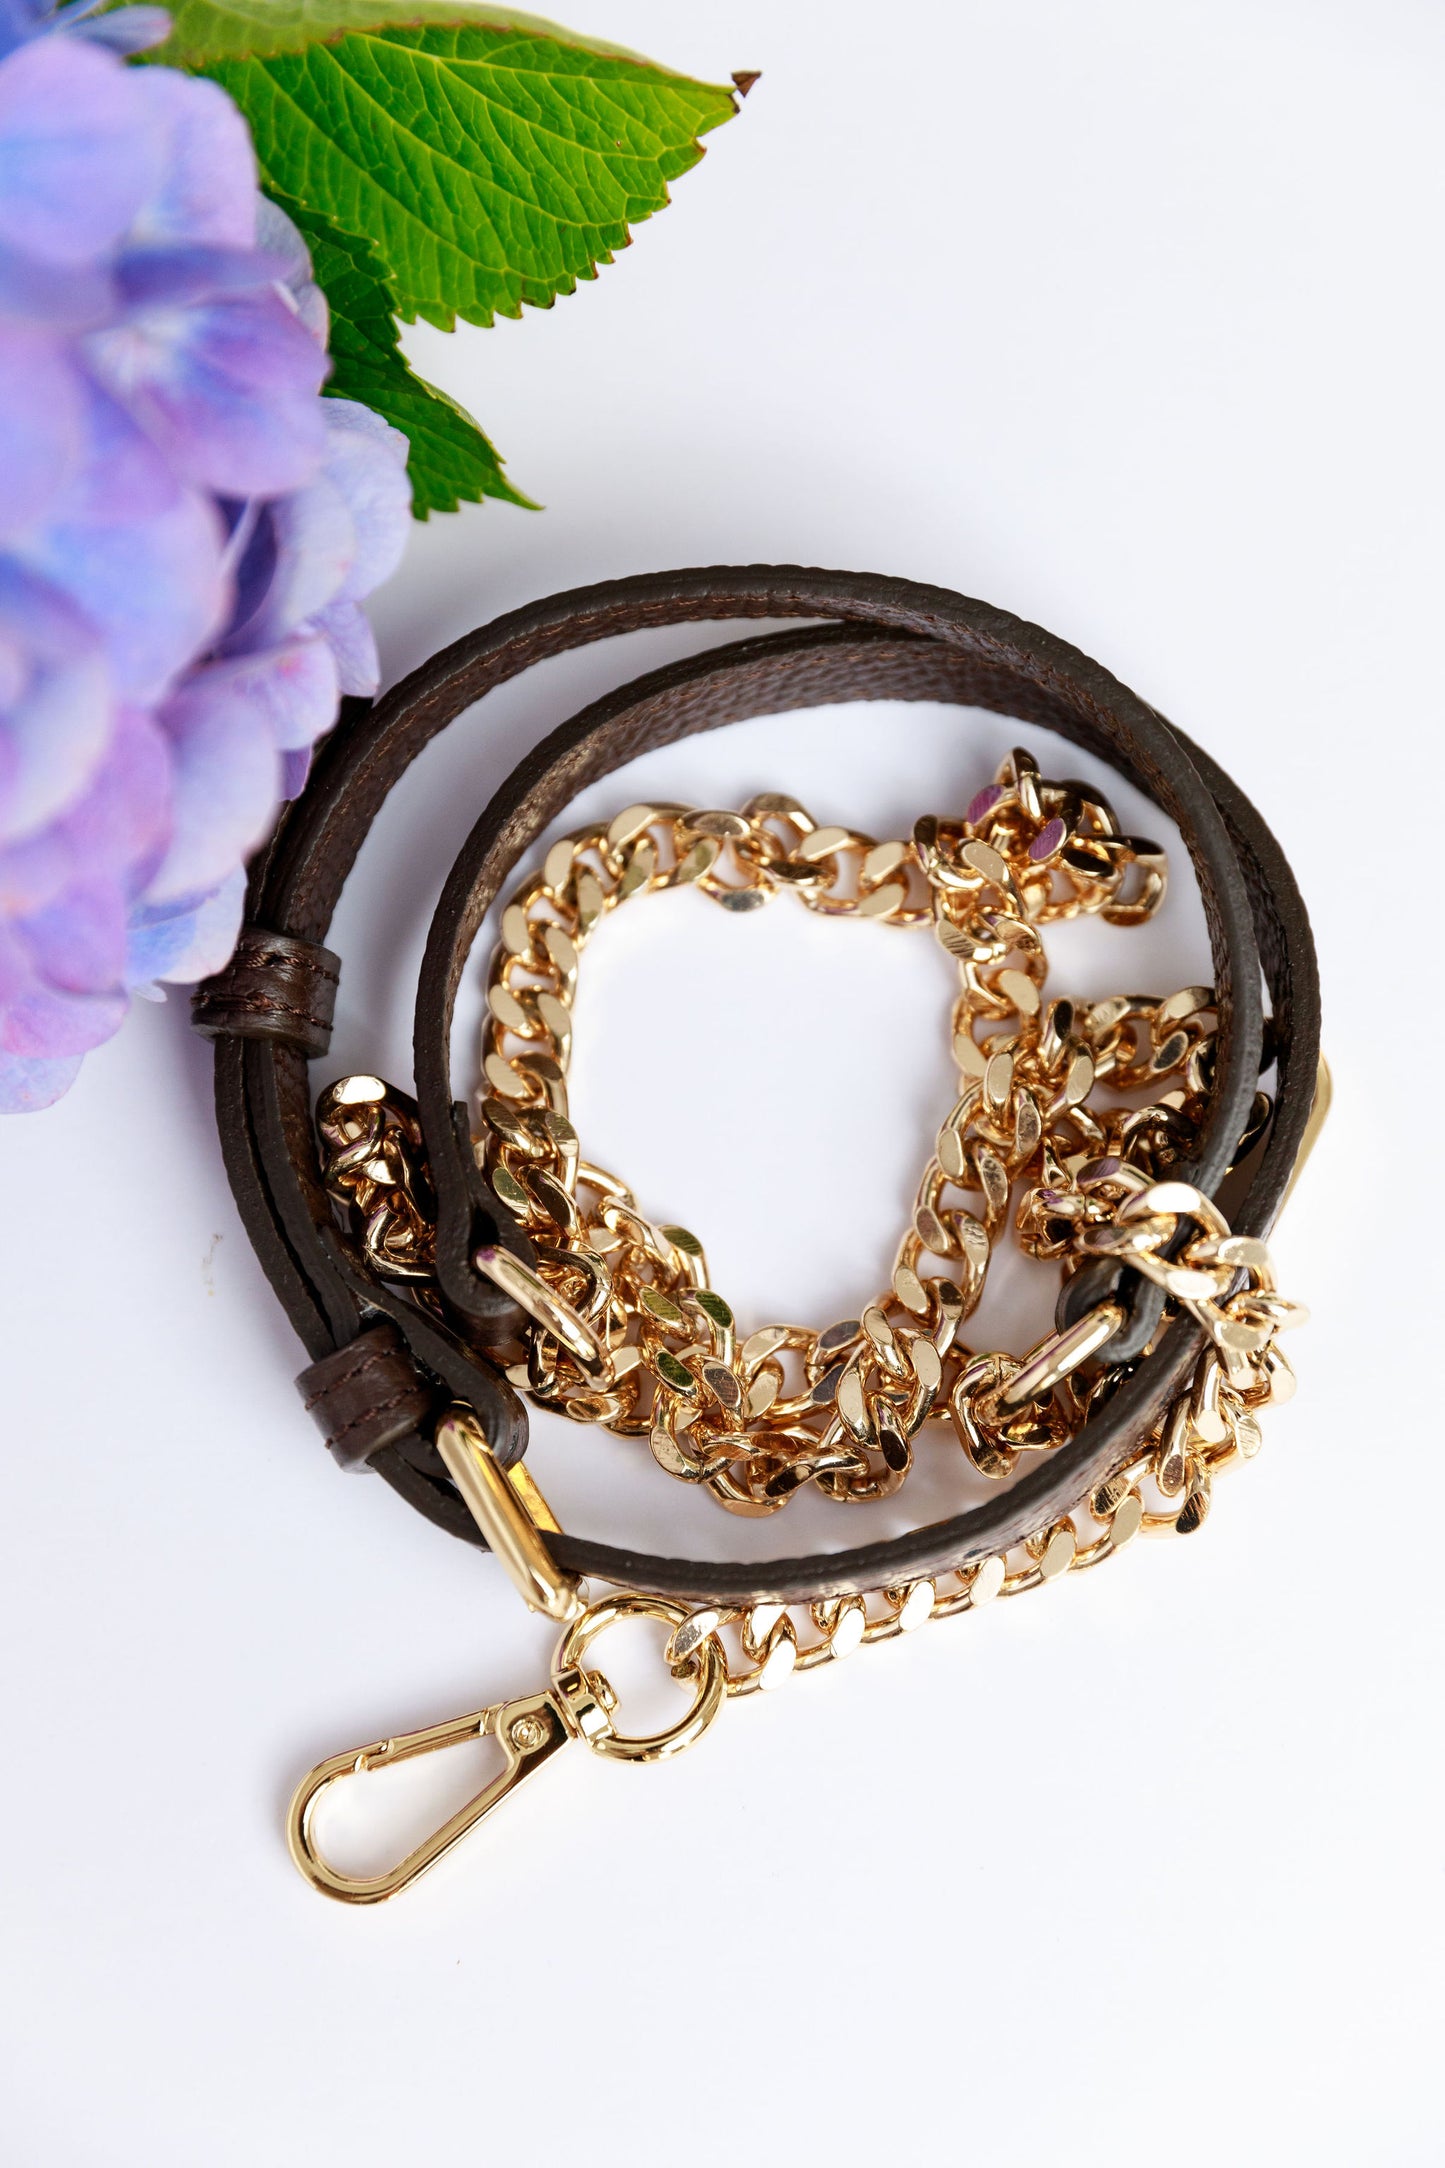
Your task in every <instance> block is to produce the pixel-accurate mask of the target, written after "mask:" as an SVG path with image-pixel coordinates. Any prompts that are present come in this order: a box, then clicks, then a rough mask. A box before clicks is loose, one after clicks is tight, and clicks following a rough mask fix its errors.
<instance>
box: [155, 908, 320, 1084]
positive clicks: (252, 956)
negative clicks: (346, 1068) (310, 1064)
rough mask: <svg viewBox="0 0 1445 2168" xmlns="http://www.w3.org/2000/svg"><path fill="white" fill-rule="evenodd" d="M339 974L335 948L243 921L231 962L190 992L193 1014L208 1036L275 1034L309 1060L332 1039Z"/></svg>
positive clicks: (262, 1036)
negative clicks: (246, 923) (245, 924)
mask: <svg viewBox="0 0 1445 2168" xmlns="http://www.w3.org/2000/svg"><path fill="white" fill-rule="evenodd" d="M340 976H341V959H340V957H339V956H336V955H333V953H332V951H331V950H330V949H326V948H321V947H320V946H319V945H318V944H317V943H316V942H314V941H302V940H299V939H298V938H297V937H296V935H294V934H286V933H269V932H268V931H267V930H266V928H265V927H264V926H243V927H242V929H241V938H240V940H239V941H238V942H237V943H236V951H235V954H234V955H233V956H232V958H231V960H230V962H229V963H228V964H227V965H226V966H225V967H224V969H223V970H220V971H218V972H217V973H216V975H215V977H214V978H210V979H206V980H203V982H202V983H201V985H199V986H198V987H197V988H196V990H195V992H194V994H193V995H192V996H191V1022H192V1024H193V1025H194V1026H195V1028H196V1030H197V1031H199V1032H202V1033H204V1034H205V1036H206V1037H207V1038H209V1039H215V1038H221V1037H223V1036H229V1037H233V1038H238V1039H269V1040H272V1041H273V1042H276V1043H278V1044H280V1045H283V1046H293V1047H295V1048H296V1049H297V1051H298V1052H299V1053H302V1054H304V1055H305V1056H306V1057H307V1059H308V1060H310V1059H312V1058H313V1057H314V1056H316V1055H318V1054H324V1053H325V1052H326V1050H327V1048H328V1047H329V1046H330V1044H331V1023H332V1017H333V1015H334V1013H335V1009H336V988H337V984H338V981H339V979H340Z"/></svg>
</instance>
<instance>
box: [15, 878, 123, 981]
mask: <svg viewBox="0 0 1445 2168" xmlns="http://www.w3.org/2000/svg"><path fill="white" fill-rule="evenodd" d="M125 920H126V912H125V902H124V899H123V897H122V895H121V892H120V888H119V886H118V885H117V883H116V882H114V881H104V880H94V879H82V880H79V881H76V882H74V883H73V884H72V885H71V886H70V887H69V888H67V889H66V890H65V891H64V893H63V894H61V895H59V896H57V897H56V898H55V900H54V901H53V902H52V903H48V904H47V905H46V906H45V908H44V909H43V910H40V911H35V912H32V913H31V915H30V917H29V918H25V919H22V920H21V921H20V923H19V925H18V927H17V928H16V931H17V933H18V934H19V936H20V939H21V940H22V942H23V943H24V944H25V946H26V947H27V948H28V949H29V951H30V954H31V956H32V958H33V959H34V964H35V971H36V975H37V977H38V978H39V979H40V980H41V981H42V983H43V984H44V985H45V986H47V987H49V988H50V989H51V990H52V991H53V992H56V993H66V994H108V993H115V992H117V991H118V990H119V987H120V980H121V973H122V971H123V970H124V968H125Z"/></svg>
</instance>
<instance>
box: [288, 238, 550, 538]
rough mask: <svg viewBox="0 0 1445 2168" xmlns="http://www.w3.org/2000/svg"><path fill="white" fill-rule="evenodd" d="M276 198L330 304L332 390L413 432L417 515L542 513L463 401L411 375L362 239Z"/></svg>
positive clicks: (410, 467)
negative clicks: (503, 507) (514, 508)
mask: <svg viewBox="0 0 1445 2168" xmlns="http://www.w3.org/2000/svg"><path fill="white" fill-rule="evenodd" d="M278 200H279V201H280V203H281V208H282V209H283V210H284V211H286V212H287V213H288V214H289V216H290V217H292V218H293V219H294V220H295V221H296V224H297V225H298V226H299V228H300V229H301V232H302V234H303V235H304V237H305V240H306V245H307V247H308V248H309V249H310V251H311V264H312V269H313V270H314V272H315V274H316V282H317V284H318V285H319V286H320V287H321V289H322V291H323V292H324V293H325V295H326V299H327V304H328V306H329V308H330V310H331V342H330V343H331V360H332V374H331V379H330V381H329V382H328V384H327V386H326V389H327V392H328V394H329V395H331V396H332V397H334V398H338V399H359V400H360V401H361V402H362V404H363V405H364V406H369V407H373V408H374V409H375V410H376V412H377V413H378V414H381V415H384V416H385V418H386V419H387V421H389V422H390V423H391V424H392V425H393V427H394V428H397V429H400V430H401V432H402V434H403V435H404V436H405V437H407V438H408V439H409V440H410V443H411V456H410V458H409V459H408V460H407V472H408V474H409V475H410V476H411V487H412V511H413V512H414V513H415V515H416V517H417V518H418V519H425V518H426V517H427V515H428V513H430V512H455V511H456V509H457V507H458V505H459V504H462V503H464V502H466V503H478V502H480V500H481V499H482V498H483V497H500V498H502V499H503V500H504V502H506V503H508V504H519V505H523V506H525V508H526V509H527V510H528V511H536V509H537V507H536V505H535V504H534V503H533V501H532V499H531V498H530V497H524V496H523V495H522V492H521V491H520V490H519V489H516V488H514V487H513V485H512V483H510V482H509V481H508V480H507V477H506V475H505V474H504V473H503V471H502V462H501V460H500V458H499V457H498V455H497V453H496V451H495V449H494V448H493V446H492V445H491V443H490V442H489V441H488V439H487V437H486V436H485V435H484V434H483V432H482V430H481V429H480V428H479V427H478V425H477V424H476V422H474V421H473V419H472V417H471V415H470V414H468V413H467V411H466V409H465V408H464V407H461V406H458V405H457V403H456V401H455V400H454V399H449V398H448V397H447V395H446V393H445V392H444V391H438V390H437V388H436V386H435V385H434V384H428V383H427V382H426V381H425V380H424V379H423V378H421V377H419V376H415V375H413V373H412V371H411V368H410V367H409V365H408V363H407V361H406V358H405V356H404V355H403V354H402V351H401V347H400V344H399V342H398V339H397V330H396V320H395V317H394V316H393V314H392V304H391V297H390V295H389V294H388V292H387V290H386V287H385V286H384V285H383V283H382V280H381V275H380V272H379V270H378V268H377V265H376V261H375V258H374V257H373V256H372V253H371V250H370V249H369V248H368V246H367V244H366V243H365V241H360V240H357V239H356V238H355V236H353V235H351V234H344V233H338V232H337V230H336V228H335V227H334V226H331V225H328V224H327V222H326V220H325V219H323V218H318V217H317V215H316V213H315V212H314V211H308V210H306V209H305V208H304V206H303V205H301V204H299V203H296V202H292V201H288V200H287V199H286V198H285V197H281V198H279V199H278Z"/></svg>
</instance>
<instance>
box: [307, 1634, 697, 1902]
mask: <svg viewBox="0 0 1445 2168" xmlns="http://www.w3.org/2000/svg"><path fill="white" fill-rule="evenodd" d="M688 1616H689V1613H688V1611H687V1609H686V1607H685V1606H684V1605H682V1604H678V1603H670V1602H668V1601H667V1600H666V1599H665V1598H663V1597H661V1596H645V1595H633V1594H628V1593H623V1594H620V1595H616V1596H608V1597H605V1598H604V1599H603V1600H602V1601H601V1602H599V1603H595V1604H592V1605H590V1606H589V1607H588V1609H587V1610H585V1611H584V1612H583V1613H582V1614H581V1616H580V1617H579V1618H577V1619H575V1620H574V1621H573V1623H572V1624H571V1625H570V1626H569V1627H568V1629H567V1631H566V1633H565V1634H564V1635H563V1636H562V1639H561V1641H560V1642H559V1644H558V1647H557V1652H556V1655H555V1657H554V1659H553V1663H552V1681H551V1685H550V1686H548V1687H546V1688H545V1689H544V1690H543V1691H542V1692H540V1693H535V1694H523V1695H522V1696H520V1697H519V1698H518V1699H517V1700H514V1701H499V1702H494V1703H493V1704H492V1705H491V1707H490V1708H486V1709H473V1710H470V1711H469V1712H468V1713H467V1715H465V1716H454V1717H452V1718H450V1719H449V1720H448V1721H447V1722H446V1723H443V1724H429V1725H427V1726H426V1727H425V1728H424V1729H423V1730H421V1731H408V1732H400V1733H398V1734H397V1735H396V1736H395V1737H394V1738H390V1739H381V1740H378V1741H377V1742H376V1743H375V1744H374V1745H371V1746H363V1747H353V1748H351V1749H349V1750H348V1751H347V1752H346V1753H344V1754H333V1755H332V1756H331V1757H330V1759H329V1760H327V1761H323V1762H318V1763H317V1765H316V1767H315V1768H314V1769H313V1770H311V1771H310V1773H309V1774H308V1775H307V1776H305V1777H303V1778H302V1780H301V1782H300V1784H299V1785H298V1786H297V1788H296V1792H295V1795H294V1797H293V1798H292V1801H291V1806H290V1810H289V1812H288V1814H287V1817H286V1841H287V1844H288V1846H289V1847H290V1852H291V1857H292V1859H293V1860H294V1861H295V1862H296V1866H297V1868H298V1869H299V1870H300V1872H301V1874H302V1875H303V1876H304V1877H305V1879H306V1880H307V1881H308V1882H309V1883H310V1884H311V1887H312V1888H313V1889H315V1890H319V1891H320V1892H321V1894H322V1896H324V1897H335V1898H336V1899H338V1901H339V1902H341V1903H342V1904H353V1905H372V1904H380V1903H382V1902H383V1901H384V1900H385V1899H386V1898H388V1897H394V1896H396V1894H397V1892H398V1891H399V1890H404V1889H407V1888H409V1887H410V1885H411V1884H412V1883H413V1882H415V1881H416V1879H417V1877H418V1876H419V1875H422V1874H425V1873H426V1871H427V1869H428V1867H434V1866H435V1865H436V1863H437V1861H438V1860H439V1859H444V1858H445V1857H446V1855H447V1853H448V1852H450V1851H451V1849H452V1847H453V1846H454V1845H456V1844H459V1843H460V1842H461V1840H462V1838H463V1837H464V1836H466V1834H467V1832H468V1830H470V1829H473V1828H475V1826H476V1824H477V1823H478V1822H480V1821H481V1820H482V1819H483V1818H484V1816H486V1815H488V1814H490V1813H491V1811H492V1809H493V1807H496V1806H499V1805H500V1804H501V1802H502V1801H503V1800H504V1799H507V1798H510V1796H511V1794H512V1793H513V1792H514V1791H516V1790H517V1788H518V1786H519V1785H521V1784H524V1783H525V1782H526V1780H527V1778H528V1777H530V1776H531V1775H532V1774H533V1773H534V1771H536V1770H538V1769H541V1768H542V1767H543V1766H544V1765H545V1764H546V1763H547V1762H549V1761H551V1759H552V1757H553V1755H554V1754H557V1753H559V1752H560V1751H561V1749H562V1748H563V1747H564V1746H568V1745H570V1744H571V1742H572V1741H573V1740H574V1739H580V1740H581V1741H582V1742H583V1744H584V1745H586V1746H589V1747H591V1748H592V1750H593V1752H594V1753H597V1754H602V1755H604V1756H606V1757H608V1758H609V1759H613V1760H618V1761H638V1762H651V1761H661V1760H663V1759H665V1758H666V1756H668V1755H669V1754H676V1753H679V1752H681V1750H682V1749H683V1748H684V1747H688V1746H691V1745H692V1743H693V1741H694V1740H695V1739H699V1738H701V1736H702V1734H703V1733H704V1732H705V1731H706V1730H707V1727H708V1725H709V1724H710V1723H711V1722H712V1720H713V1718H714V1717H715V1716H716V1715H717V1712H718V1710H719V1708H720V1707H721V1706H722V1702H723V1697H724V1694H725V1692H726V1687H727V1659H726V1657H725V1655H724V1653H723V1649H722V1645H721V1643H720V1642H719V1641H718V1639H717V1637H716V1635H715V1634H712V1635H709V1636H708V1637H707V1638H706V1639H705V1640H703V1641H702V1642H701V1643H700V1644H699V1645H698V1646H697V1647H696V1648H695V1649H693V1650H691V1651H690V1652H689V1654H688V1655H687V1656H686V1657H685V1658H684V1659H683V1660H682V1661H681V1662H679V1663H675V1664H673V1665H671V1666H670V1667H669V1668H670V1669H671V1671H672V1673H673V1676H674V1677H675V1678H679V1679H683V1680H687V1681H691V1683H692V1686H693V1696H692V1700H691V1702H690V1704H689V1705H688V1707H687V1708H686V1709H685V1711H684V1712H683V1714H682V1715H681V1716H680V1717H679V1718H678V1720H677V1721H676V1723H674V1724H672V1725H670V1726H669V1727H668V1729H667V1730H666V1731H662V1732H653V1733H648V1734H646V1735H644V1736H634V1735H633V1734H631V1733H628V1732H619V1731H618V1730H617V1729H616V1727H615V1726H614V1724H613V1722H612V1712H613V1710H614V1709H615V1708H616V1706H617V1697H616V1695H615V1694H614V1692H613V1690H612V1688H611V1686H610V1685H609V1683H608V1681H607V1679H606V1678H605V1677H604V1676H603V1675H602V1674H601V1673H600V1672H597V1671H591V1670H588V1669H587V1668H585V1666H584V1664H583V1662H582V1659H583V1657H584V1655H585V1654H586V1651H587V1649H588V1646H589V1645H590V1643H591V1642H592V1641H593V1640H594V1639H595V1638H596V1637H597V1635H598V1634H600V1633H602V1632H603V1631H605V1629H606V1628H607V1627H609V1626H612V1625H616V1624H617V1623H619V1622H620V1621H622V1620H624V1619H628V1618H645V1619H656V1620H660V1621H661V1622H662V1623H663V1624H664V1625H667V1626H670V1627H672V1628H674V1629H676V1628H677V1627H680V1626H682V1625H683V1624H684V1623H685V1622H686V1620H687V1618H688ZM487 1738H493V1739H495V1740H496V1741H497V1743H498V1744H499V1746H500V1747H501V1749H502V1753H503V1756H504V1764H503V1767H502V1769H501V1771H500V1773H499V1774H498V1775H497V1776H495V1777H493V1779H492V1780H491V1782H490V1783H489V1784H485V1785H484V1786H483V1787H482V1789H481V1790H480V1791H479V1792H478V1793H476V1795H475V1796H474V1797H473V1798H471V1799H469V1800H468V1801H467V1803H466V1805H465V1806H464V1807H460V1808H458V1810H457V1812H456V1813H455V1814H454V1815H452V1817H451V1819H450V1820H449V1821H446V1822H443V1823H442V1825H441V1827H440V1829H436V1830H434V1831H433V1832H432V1834H431V1835H430V1836H429V1837H426V1838H424V1839H423V1841H422V1842H421V1843H420V1844H419V1845H417V1846H416V1847H415V1849H414V1850H412V1851H410V1852H408V1853H407V1855H406V1857H405V1859H403V1860H400V1861H399V1862H398V1863H397V1865H396V1866H394V1867H390V1868H387V1869H386V1870H385V1871H384V1872H383V1873H381V1874H370V1875H352V1874H344V1873H343V1872H342V1871H341V1869H340V1868H337V1867H333V1866H332V1865H331V1863H330V1861H329V1860H327V1859H326V1858H325V1857H324V1856H323V1854H322V1852H321V1850H320V1848H319V1846H318V1844H317V1839H316V1831H315V1814H316V1809H317V1807H318V1805H319V1804H320V1801H321V1799H322V1796H323V1794H324V1793H325V1792H326V1791H327V1789H328V1788H329V1787H330V1786H331V1785H333V1784H336V1783H339V1782H340V1780H341V1779H342V1778H343V1777H354V1776H365V1775H367V1774H368V1773H370V1772H372V1771H375V1770H379V1769H392V1768H395V1767H396V1766H397V1765H398V1764H399V1763H401V1762H404V1761H411V1760H414V1759H415V1757H416V1756H417V1755H419V1754H435V1753H438V1752H440V1750H441V1749H442V1748H444V1747H449V1746H460V1745H462V1744H463V1743H464V1742H465V1741H466V1740H469V1739H487Z"/></svg>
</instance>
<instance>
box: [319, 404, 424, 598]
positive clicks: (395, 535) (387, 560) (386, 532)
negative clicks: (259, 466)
mask: <svg viewBox="0 0 1445 2168" xmlns="http://www.w3.org/2000/svg"><path fill="white" fill-rule="evenodd" d="M325 412H326V437H327V444H326V466H325V473H326V476H327V479H328V480H329V481H330V482H331V483H332V484H333V485H334V486H335V487H336V488H337V489H339V490H340V491H341V493H342V495H343V496H344V497H345V499H346V502H347V504H348V506H349V507H350V511H351V518H352V524H353V525H354V527H355V529H356V552H355V555H354V556H353V558H352V560H351V565H350V568H349V569H348V571H347V574H346V577H345V579H344V580H343V582H342V584H341V586H340V587H339V588H338V589H337V592H336V597H335V599H336V600H337V601H338V602H356V601H359V600H360V598H361V597H362V596H363V595H369V594H370V593H371V592H372V590H373V589H374V588H377V587H380V585H381V583H382V581H383V580H389V579H390V578H391V575H392V573H393V572H395V570H396V568H397V566H398V565H399V564H400V563H401V557H402V551H403V550H404V549H405V548H406V538H407V534H408V531H409V527H410V521H411V482H410V479H409V478H408V475H407V471H406V463H407V459H408V456H409V454H410V450H411V447H410V445H409V444H408V443H407V440H406V438H405V437H404V436H403V435H402V433H401V431H400V430H399V429H393V428H392V426H391V424H390V423H389V422H384V421H383V420H382V418H381V416H380V415H379V414H373V413H372V411H371V408H370V407H364V406H358V405H357V404H356V402H355V401H354V400H351V399H328V400H327V401H326V408H325Z"/></svg>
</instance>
